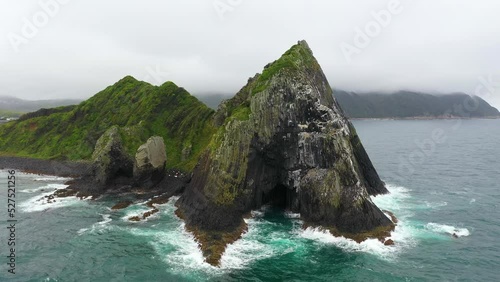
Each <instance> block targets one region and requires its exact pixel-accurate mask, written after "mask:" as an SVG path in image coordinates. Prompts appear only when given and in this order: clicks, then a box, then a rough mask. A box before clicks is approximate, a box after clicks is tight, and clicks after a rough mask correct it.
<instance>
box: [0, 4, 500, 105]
mask: <svg viewBox="0 0 500 282" xmlns="http://www.w3.org/2000/svg"><path fill="white" fill-rule="evenodd" d="M57 1H59V2H57ZM63 2H64V4H63ZM66 2H67V3H66ZM41 3H48V4H47V5H41ZM54 3H55V4H54ZM42 6H46V7H42ZM499 11H500V1H495V0H491V1H486V0H484V1H482V0H476V1H470V0H448V1H444V0H442V1H439V0H418V1H416V0H414V1H411V0H400V1H397V0H392V1H391V0H382V1H378V0H377V1H374V0H365V1H361V0H360V1H352V0H345V1H332V0H324V1H321V0H316V1H311V0H281V1H278V0H275V1H269V0H215V1H214V0H179V1H173V0H145V1H126V0H106V1H102V0H101V1H97V0H64V1H63V0H40V1H28V0H24V1H15V0H0V21H1V24H0V34H2V39H1V41H0V55H1V57H0V86H1V87H0V95H11V96H15V97H19V98H25V99H49V98H88V97H90V96H92V95H93V94H95V93H97V92H98V91H100V90H102V89H103V88H105V87H106V86H108V85H110V84H113V83H114V82H116V81H118V80H119V79H120V78H122V77H123V76H125V75H128V74H130V75H132V76H134V77H136V78H137V79H140V80H145V81H148V82H151V83H153V84H162V83H163V82H165V81H168V80H171V81H174V82H175V83H176V84H178V85H179V86H182V87H184V88H186V89H187V90H188V91H190V92H191V93H193V94H197V95H200V94H204V93H235V92H237V91H238V90H239V89H240V88H241V87H242V86H243V85H244V84H245V83H246V81H247V79H248V77H250V76H253V75H254V74H255V73H257V72H260V71H261V70H262V67H263V66H264V65H266V64H267V63H268V62H270V61H273V60H275V59H277V58H278V57H279V56H280V55H281V54H282V53H283V52H285V51H286V50H287V49H288V48H289V47H290V46H291V45H293V44H295V43H296V42H297V40H300V39H305V40H307V41H308V43H309V46H310V47H311V48H312V49H313V51H314V54H315V56H316V58H317V59H318V61H319V62H320V64H321V65H322V67H323V70H324V72H325V74H326V76H327V77H328V79H329V82H330V84H331V85H332V86H333V87H334V88H340V89H345V90H353V91H378V90H384V91H394V90H398V89H406V90H416V91H430V92H441V93H446V92H466V93H469V94H472V93H474V92H475V89H481V90H480V91H479V92H478V93H479V94H480V95H482V96H483V97H484V98H486V100H488V101H489V102H491V103H492V104H493V105H495V106H497V107H500V98H499V96H500V83H496V81H498V82H500V16H499V14H498V13H499ZM377 18H378V19H377ZM377 20H378V22H377ZM359 31H361V32H362V33H363V34H364V35H360V34H359ZM367 33H368V34H367ZM368 41H369V44H366V43H367V42H368ZM481 77H482V78H481ZM484 80H492V82H491V83H489V84H490V87H489V89H490V90H489V91H486V90H484V89H487V88H485V87H482V88H481V87H478V86H480V85H482V84H484ZM491 85H492V86H491ZM494 90H496V91H494Z"/></svg>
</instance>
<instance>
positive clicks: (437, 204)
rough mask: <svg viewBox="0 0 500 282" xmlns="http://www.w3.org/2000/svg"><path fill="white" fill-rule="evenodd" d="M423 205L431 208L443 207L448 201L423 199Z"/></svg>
mask: <svg viewBox="0 0 500 282" xmlns="http://www.w3.org/2000/svg"><path fill="white" fill-rule="evenodd" d="M424 203H425V205H426V206H427V207H428V208H431V209H436V208H440V207H444V206H447V205H448V202H444V201H443V202H432V203H431V202H428V201H425V202H424Z"/></svg>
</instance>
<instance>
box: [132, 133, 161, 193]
mask: <svg viewBox="0 0 500 282" xmlns="http://www.w3.org/2000/svg"><path fill="white" fill-rule="evenodd" d="M166 163H167V153H166V151H165V144H164V142H163V138H162V137H158V136H153V137H151V138H149V139H148V141H147V142H146V143H145V144H143V145H141V146H140V147H139V149H137V153H136V154H135V161H134V171H133V172H134V181H135V183H136V184H137V185H139V186H143V187H145V188H150V187H153V186H154V185H155V184H157V183H158V182H160V181H161V180H162V179H163V177H164V176H165V165H166Z"/></svg>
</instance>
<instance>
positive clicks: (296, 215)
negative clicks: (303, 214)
mask: <svg viewBox="0 0 500 282" xmlns="http://www.w3.org/2000/svg"><path fill="white" fill-rule="evenodd" d="M285 217H286V218H292V219H297V218H300V213H293V212H291V211H286V212H285Z"/></svg>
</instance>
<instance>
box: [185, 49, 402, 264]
mask: <svg viewBox="0 0 500 282" xmlns="http://www.w3.org/2000/svg"><path fill="white" fill-rule="evenodd" d="M214 123H215V125H216V126H217V127H218V131H217V132H216V133H215V135H214V136H213V138H212V141H211V143H210V144H209V149H208V150H206V152H205V153H204V154H203V155H202V157H201V159H200V161H199V163H198V166H197V167H196V168H195V171H194V174H193V178H192V180H191V183H190V184H189V186H188V187H187V189H186V191H185V193H184V194H183V195H182V197H181V198H180V200H179V202H178V206H179V210H178V215H180V216H181V217H182V218H184V219H185V220H186V223H187V228H188V229H189V230H191V231H193V233H194V234H195V236H196V237H197V239H198V241H199V242H200V245H201V248H202V251H203V253H204V255H205V257H206V258H207V261H208V262H209V263H211V264H214V265H217V264H218V263H219V259H220V256H221V254H222V252H223V251H224V248H225V245H226V244H227V243H231V242H233V241H235V240H237V239H238V238H239V236H240V234H241V232H242V231H243V230H244V228H245V223H244V221H243V217H244V215H245V214H247V213H248V212H249V211H251V210H253V209H258V208H260V207H261V206H262V205H264V204H271V205H274V206H280V207H282V208H286V209H289V210H291V211H293V212H299V213H300V214H301V217H302V219H303V220H304V221H305V223H306V224H307V225H313V226H323V227H325V228H327V229H329V230H330V231H331V232H332V233H334V234H342V235H344V236H347V237H351V238H356V239H358V240H362V239H366V238H367V237H377V236H380V234H381V233H384V232H388V231H390V230H391V228H393V223H392V222H391V221H390V220H389V219H388V218H387V217H386V216H385V215H384V213H383V212H382V211H380V210H379V209H378V208H377V207H376V206H375V205H374V204H373V202H372V201H371V200H370V197H369V196H370V195H377V194H382V193H387V192H388V191H387V190H386V188H385V186H384V183H383V182H382V181H381V180H380V178H379V176H378V174H377V172H376V171H375V169H374V167H373V165H372V163H371V161H370V159H369V157H368V155H367V153H366V152H365V150H364V148H363V145H362V144H361V141H360V140H359V137H358V135H357V134H356V131H355V130H354V127H353V126H352V124H351V123H350V122H349V121H348V119H347V118H346V117H345V115H344V114H343V112H342V110H341V109H340V107H339V106H338V104H337V102H336V101H335V99H334V98H333V96H332V90H331V87H330V85H329V84H328V81H327V80H326V77H325V75H324V74H323V72H322V70H321V67H320V66H319V64H318V62H317V61H316V59H315V58H314V56H313V54H312V51H311V50H310V49H309V47H308V45H307V43H306V42H305V41H301V42H299V43H298V44H297V45H295V46H293V47H292V48H291V49H290V50H288V51H287V52H286V53H285V54H284V55H283V56H282V57H281V58H280V59H279V60H277V61H275V62H273V63H271V64H269V65H267V66H266V67H265V69H264V71H263V73H262V74H257V75H256V76H255V77H253V78H251V79H249V81H248V84H247V85H246V86H245V87H243V88H242V89H241V90H240V91H239V92H238V93H237V94H236V96H235V97H234V98H232V99H230V100H228V101H225V102H223V103H222V104H221V105H220V106H219V109H218V111H217V113H216V114H215V116H214ZM385 234H387V233H385Z"/></svg>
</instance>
